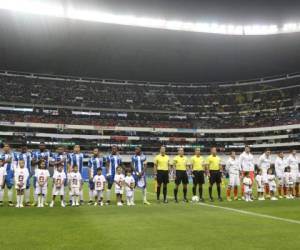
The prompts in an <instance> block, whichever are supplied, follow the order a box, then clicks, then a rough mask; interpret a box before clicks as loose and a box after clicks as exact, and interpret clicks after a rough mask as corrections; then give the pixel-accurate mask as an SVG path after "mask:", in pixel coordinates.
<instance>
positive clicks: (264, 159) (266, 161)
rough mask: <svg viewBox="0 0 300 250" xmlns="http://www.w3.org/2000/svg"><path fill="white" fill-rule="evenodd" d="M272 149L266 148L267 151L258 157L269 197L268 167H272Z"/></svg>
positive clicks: (268, 196)
mask: <svg viewBox="0 0 300 250" xmlns="http://www.w3.org/2000/svg"><path fill="white" fill-rule="evenodd" d="M270 155H271V151H270V149H266V150H265V152H264V153H263V154H262V155H261V156H260V157H259V158H258V167H259V168H260V169H261V170H262V176H263V182H264V187H265V193H266V196H267V198H270V187H269V181H268V178H267V175H268V169H269V168H270V167H271V156H270Z"/></svg>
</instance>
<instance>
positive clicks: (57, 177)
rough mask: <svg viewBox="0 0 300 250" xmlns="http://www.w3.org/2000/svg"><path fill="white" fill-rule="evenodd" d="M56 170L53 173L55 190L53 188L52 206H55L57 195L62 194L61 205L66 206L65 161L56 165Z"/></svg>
mask: <svg viewBox="0 0 300 250" xmlns="http://www.w3.org/2000/svg"><path fill="white" fill-rule="evenodd" d="M56 166H57V167H56V171H55V172H54V174H53V190H52V201H51V203H50V207H54V203H55V198H56V196H57V195H59V196H60V202H61V206H62V207H65V206H66V205H65V202H64V195H65V180H66V179H67V176H66V173H65V172H64V171H63V170H64V163H63V162H61V163H60V164H59V165H56Z"/></svg>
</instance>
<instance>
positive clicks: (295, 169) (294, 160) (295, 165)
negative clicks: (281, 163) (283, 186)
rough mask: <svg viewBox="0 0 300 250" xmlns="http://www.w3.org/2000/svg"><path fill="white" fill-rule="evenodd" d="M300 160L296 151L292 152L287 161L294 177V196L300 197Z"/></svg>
mask: <svg viewBox="0 0 300 250" xmlns="http://www.w3.org/2000/svg"><path fill="white" fill-rule="evenodd" d="M299 162H300V161H299V158H298V156H297V151H296V150H295V149H293V150H292V152H291V154H290V155H289V156H288V158H287V159H286V164H287V166H290V168H291V173H292V176H293V183H294V196H295V197H299V182H300V180H299V179H300V177H299Z"/></svg>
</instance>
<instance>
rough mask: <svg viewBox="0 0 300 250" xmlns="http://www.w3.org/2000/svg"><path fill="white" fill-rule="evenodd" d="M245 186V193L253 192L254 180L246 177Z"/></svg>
mask: <svg viewBox="0 0 300 250" xmlns="http://www.w3.org/2000/svg"><path fill="white" fill-rule="evenodd" d="M243 184H244V188H245V193H250V192H252V180H251V178H250V177H244V179H243Z"/></svg>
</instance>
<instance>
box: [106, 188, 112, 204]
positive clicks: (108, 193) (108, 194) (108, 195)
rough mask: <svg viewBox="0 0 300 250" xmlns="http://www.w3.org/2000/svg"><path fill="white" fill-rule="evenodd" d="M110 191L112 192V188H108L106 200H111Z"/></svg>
mask: <svg viewBox="0 0 300 250" xmlns="http://www.w3.org/2000/svg"><path fill="white" fill-rule="evenodd" d="M110 193H111V190H110V189H107V190H106V200H108V201H110Z"/></svg>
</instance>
